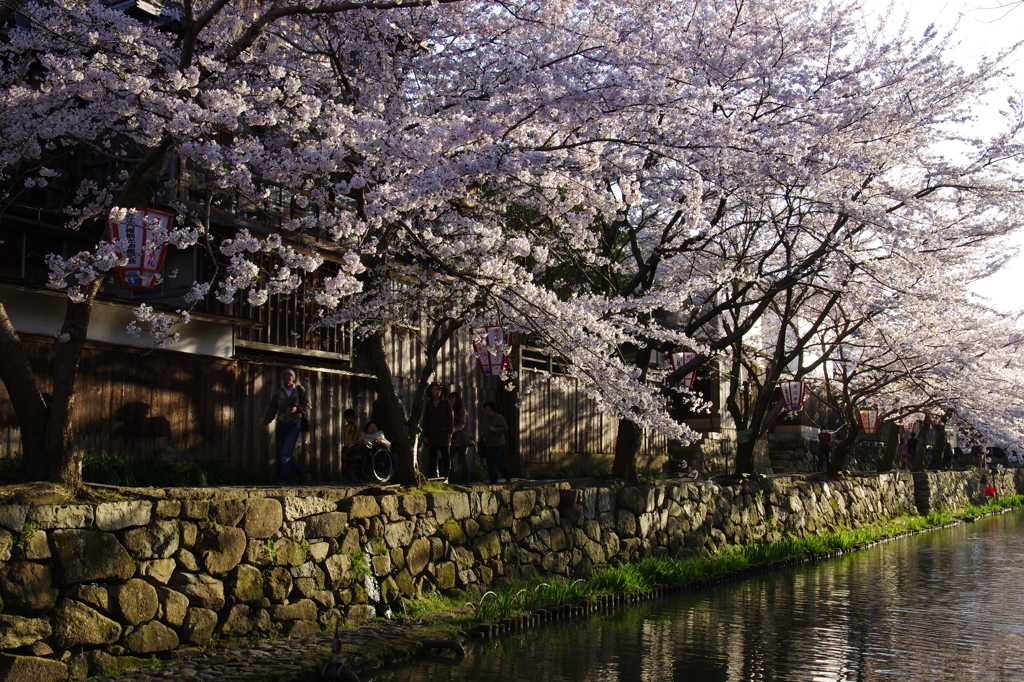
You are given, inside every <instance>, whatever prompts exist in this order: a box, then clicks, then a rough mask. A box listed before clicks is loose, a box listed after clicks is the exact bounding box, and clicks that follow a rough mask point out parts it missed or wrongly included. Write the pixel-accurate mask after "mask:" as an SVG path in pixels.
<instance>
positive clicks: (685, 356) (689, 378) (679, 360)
mask: <svg viewBox="0 0 1024 682" xmlns="http://www.w3.org/2000/svg"><path fill="white" fill-rule="evenodd" d="M668 357H669V359H670V360H671V361H672V371H675V370H677V369H679V368H680V367H682V366H684V365H685V364H686V363H688V362H690V361H691V360H693V359H694V358H696V357H697V354H696V353H670V354H669V356H668ZM696 378H697V370H693V371H692V372H690V373H689V374H687V375H686V376H684V377H683V379H682V381H680V382H679V385H680V386H682V387H683V388H693V382H694V380H695V379H696Z"/></svg>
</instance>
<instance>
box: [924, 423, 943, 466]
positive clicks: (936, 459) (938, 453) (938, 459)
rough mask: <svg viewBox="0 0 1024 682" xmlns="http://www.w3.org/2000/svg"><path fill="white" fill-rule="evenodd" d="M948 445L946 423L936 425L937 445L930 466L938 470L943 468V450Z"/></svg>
mask: <svg viewBox="0 0 1024 682" xmlns="http://www.w3.org/2000/svg"><path fill="white" fill-rule="evenodd" d="M945 447H946V425H945V424H936V425H935V447H933V448H932V457H931V463H930V464H929V465H928V468H929V469H931V470H932V471H938V470H940V469H941V468H942V451H943V450H944V449H945Z"/></svg>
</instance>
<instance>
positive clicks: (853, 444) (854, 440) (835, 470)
mask: <svg viewBox="0 0 1024 682" xmlns="http://www.w3.org/2000/svg"><path fill="white" fill-rule="evenodd" d="M862 440H864V431H862V430H861V427H860V424H857V423H854V425H853V426H851V427H850V428H848V429H847V430H846V436H845V437H844V438H843V439H842V440H841V441H839V444H838V445H836V446H834V447H833V448H832V455H831V456H830V457H829V462H828V475H829V476H838V475H839V472H840V471H842V470H843V467H844V466H846V461H847V460H848V459H849V458H850V455H852V454H853V452H854V450H856V449H857V444H858V443H860V442H861V441H862Z"/></svg>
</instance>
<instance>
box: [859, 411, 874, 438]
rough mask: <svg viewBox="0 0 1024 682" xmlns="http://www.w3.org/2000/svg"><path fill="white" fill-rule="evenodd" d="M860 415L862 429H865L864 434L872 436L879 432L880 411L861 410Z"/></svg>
mask: <svg viewBox="0 0 1024 682" xmlns="http://www.w3.org/2000/svg"><path fill="white" fill-rule="evenodd" d="M859 413H860V427H861V428H862V429H864V433H867V434H871V433H874V432H875V431H877V430H878V410H876V409H874V408H868V409H866V410H859Z"/></svg>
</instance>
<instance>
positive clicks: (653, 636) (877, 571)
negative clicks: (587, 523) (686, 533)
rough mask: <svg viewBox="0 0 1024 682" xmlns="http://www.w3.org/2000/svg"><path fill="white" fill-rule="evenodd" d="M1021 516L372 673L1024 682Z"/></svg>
mask: <svg viewBox="0 0 1024 682" xmlns="http://www.w3.org/2000/svg"><path fill="white" fill-rule="evenodd" d="M1022 571H1024V513H1022V512H1011V513H1008V514H1000V515H997V516H992V517H987V518H984V519H981V520H978V521H976V522H973V523H969V524H961V525H958V526H955V527H953V528H949V529H943V530H939V531H932V532H928V533H922V534H919V535H915V536H912V537H907V538H902V539H899V540H895V541H892V542H887V543H884V544H881V545H877V546H875V547H872V548H869V549H867V550H864V551H861V552H855V553H852V554H848V555H845V556H842V557H837V558H835V559H830V560H827V561H822V562H819V563H816V564H813V565H808V566H801V567H796V568H792V569H788V570H784V571H781V572H777V573H772V574H768V575H761V576H755V577H751V578H748V579H745V580H743V581H741V582H737V583H734V584H728V585H720V586H716V587H715V588H713V589H709V590H705V591H702V592H695V593H685V594H679V595H672V596H668V597H664V598H661V599H657V600H653V601H650V602H644V603H641V604H635V605H628V606H622V607H617V608H616V609H615V610H613V611H610V612H608V613H605V614H603V615H595V616H591V617H589V618H582V619H580V620H577V621H572V622H564V623H558V624H551V625H545V626H542V627H540V628H537V629H534V630H528V631H526V632H523V633H521V634H516V635H506V636H504V637H501V638H500V639H497V640H494V641H489V642H482V643H476V642H471V643H469V644H468V645H467V655H466V657H465V659H463V660H462V661H461V662H460V663H456V662H455V661H454V660H451V659H449V660H444V659H442V658H441V657H437V658H429V659H421V660H418V661H414V662H412V663H410V664H408V665H404V666H402V667H396V668H391V669H386V670H382V671H380V672H378V673H377V674H375V675H374V676H370V675H363V677H362V679H364V680H367V679H372V680H374V681H375V682H426V681H428V680H429V681H430V682H441V681H466V682H470V681H472V682H489V681H495V682H497V681H501V682H512V681H514V680H537V681H538V682H583V681H594V682H601V681H604V680H616V681H621V682H633V681H636V682H654V681H657V680H674V681H679V682H683V681H686V682H734V681H735V682H741V681H746V680H759V681H766V682H767V681H779V682H781V681H789V682H817V681H840V680H857V681H862V682H873V681H876V680H892V681H897V680H898V681H900V682H917V681H920V682H979V681H992V682H996V681H999V682H1021V681H1024V590H1022V589H1021V578H1022Z"/></svg>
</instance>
